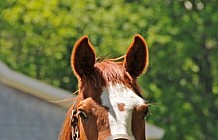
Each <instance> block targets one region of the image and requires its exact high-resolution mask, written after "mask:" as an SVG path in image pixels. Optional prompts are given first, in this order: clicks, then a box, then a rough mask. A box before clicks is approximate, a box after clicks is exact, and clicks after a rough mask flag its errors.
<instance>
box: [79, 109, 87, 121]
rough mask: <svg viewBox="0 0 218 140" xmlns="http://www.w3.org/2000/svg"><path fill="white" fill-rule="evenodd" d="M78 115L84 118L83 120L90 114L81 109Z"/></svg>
mask: <svg viewBox="0 0 218 140" xmlns="http://www.w3.org/2000/svg"><path fill="white" fill-rule="evenodd" d="M78 115H79V116H80V117H81V118H82V119H83V120H87V119H88V116H87V115H86V114H85V112H84V111H82V110H79V112H78Z"/></svg>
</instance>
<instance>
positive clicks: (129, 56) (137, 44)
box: [124, 34, 149, 77]
mask: <svg viewBox="0 0 218 140" xmlns="http://www.w3.org/2000/svg"><path fill="white" fill-rule="evenodd" d="M148 57H149V54H148V46H147V44H146V41H145V39H144V38H143V37H142V36H141V35H139V34H136V35H135V37H134V40H133V42H132V44H131V45H130V46H129V48H128V50H127V53H126V57H125V60H124V66H125V68H126V70H127V71H128V72H129V74H130V75H131V76H133V77H138V76H139V75H140V74H142V73H143V71H144V70H146V69H147V67H148Z"/></svg>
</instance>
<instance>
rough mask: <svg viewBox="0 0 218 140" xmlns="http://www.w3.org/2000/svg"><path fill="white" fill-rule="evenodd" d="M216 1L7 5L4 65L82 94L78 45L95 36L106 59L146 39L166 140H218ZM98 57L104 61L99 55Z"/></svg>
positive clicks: (147, 88) (150, 88) (148, 81)
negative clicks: (137, 37)
mask: <svg viewBox="0 0 218 140" xmlns="http://www.w3.org/2000/svg"><path fill="white" fill-rule="evenodd" d="M217 5H218V3H217V2H215V1H204V0H190V1H189V0H184V1H171V0H168V1H163V0H156V1H153V0H147V1H140V0H138V1H132V0H116V1H110V0H105V1H101V0H96V1H94V0H91V1H90V0H83V1H80V0H78V1H71V0H65V1H58V0H52V1H45V0H32V1H27V0H22V1H21V0H17V1H15V0H6V1H1V4H0V10H1V30H0V36H1V38H0V43H1V46H0V59H1V60H3V61H4V62H6V63H7V64H8V65H10V66H11V67H12V68H13V69H15V70H18V71H21V72H23V73H25V74H27V75H30V76H32V77H35V78H38V79H40V80H43V81H45V82H48V83H51V84H53V85H55V86H58V87H62V88H65V89H67V90H71V91H75V90H76V89H77V87H76V85H77V83H76V78H75V77H74V76H73V73H72V71H71V67H70V55H71V51H72V48H73V44H74V43H75V41H76V40H77V39H78V38H80V37H81V36H83V35H84V34H87V35H88V36H89V38H90V41H91V43H92V44H93V45H94V46H95V50H96V51H97V54H99V55H100V56H108V57H118V56H121V55H123V54H125V51H126V49H127V48H128V45H129V44H130V43H131V41H132V39H133V36H134V34H136V33H139V34H141V35H143V36H144V37H145V38H146V41H147V43H148V46H149V50H150V66H149V69H148V71H147V73H146V74H145V75H144V76H142V77H141V78H140V79H139V82H140V85H142V87H143V91H144V96H146V98H147V99H148V100H149V102H150V103H151V104H152V103H157V104H158V106H159V107H157V108H156V107H153V106H152V105H151V107H150V108H151V112H152V114H153V115H151V116H150V117H148V121H150V122H153V123H155V124H157V125H159V126H161V127H163V128H164V129H165V131H166V134H165V137H164V139H188V140H191V139H217V136H216V131H218V122H217V119H216V118H218V116H217V113H216V112H218V110H217V108H218V98H217V95H218V78H217V77H218V74H217V71H218V63H217V62H218V57H217V54H218V47H217V42H218V34H217V32H218V27H217V25H218V18H217V14H216V13H217V12H218V10H217V8H216V7H217ZM99 55H98V56H99Z"/></svg>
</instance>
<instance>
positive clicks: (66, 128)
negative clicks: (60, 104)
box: [58, 104, 76, 140]
mask: <svg viewBox="0 0 218 140" xmlns="http://www.w3.org/2000/svg"><path fill="white" fill-rule="evenodd" d="M75 105H76V104H73V105H72V106H71V107H70V109H69V110H68V112H67V114H66V117H65V120H64V123H63V125H62V127H61V131H60V134H59V137H58V140H72V136H71V135H72V133H71V129H72V128H71V122H70V121H71V120H70V116H71V112H72V110H73V108H74V106H75Z"/></svg>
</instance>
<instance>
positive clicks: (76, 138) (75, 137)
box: [70, 98, 80, 140]
mask: <svg viewBox="0 0 218 140" xmlns="http://www.w3.org/2000/svg"><path fill="white" fill-rule="evenodd" d="M77 101H78V98H77V99H76V102H75V106H74V107H73V110H72V112H71V116H70V123H71V128H72V131H71V138H72V140H80V135H79V134H80V133H79V128H78V118H77V116H76V115H77V108H76V104H77Z"/></svg>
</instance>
